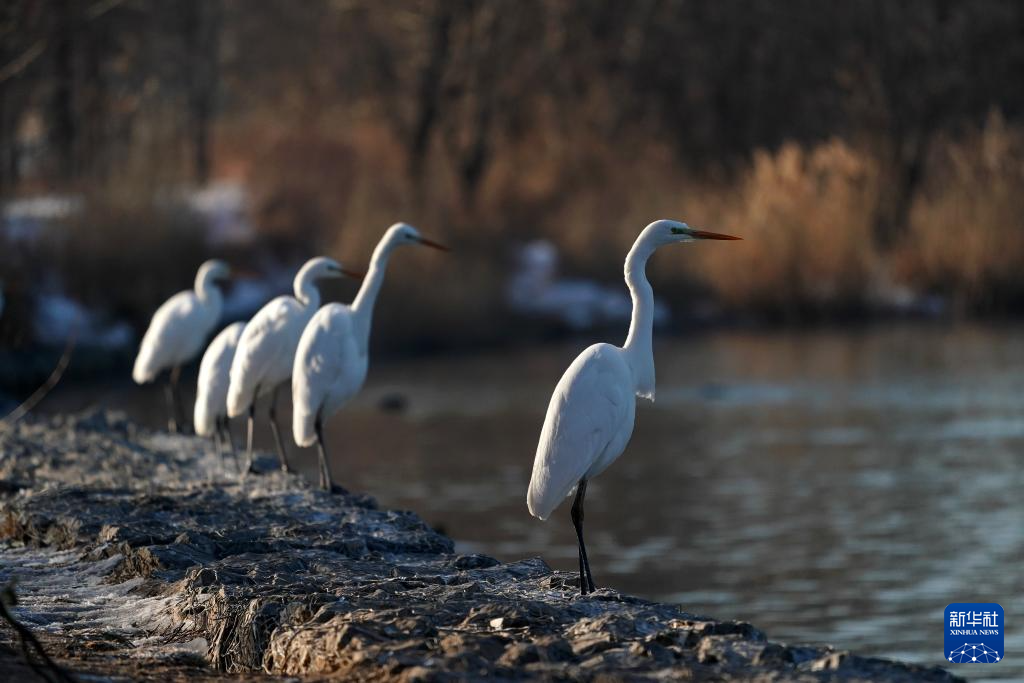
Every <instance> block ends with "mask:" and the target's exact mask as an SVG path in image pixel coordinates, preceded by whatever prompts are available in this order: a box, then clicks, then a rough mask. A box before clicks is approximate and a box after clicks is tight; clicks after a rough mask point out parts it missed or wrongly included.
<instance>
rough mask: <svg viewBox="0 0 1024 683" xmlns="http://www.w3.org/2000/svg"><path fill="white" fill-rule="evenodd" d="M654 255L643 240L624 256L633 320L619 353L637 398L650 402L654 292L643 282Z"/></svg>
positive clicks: (652, 392) (652, 376) (652, 372)
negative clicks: (624, 356)
mask: <svg viewBox="0 0 1024 683" xmlns="http://www.w3.org/2000/svg"><path fill="white" fill-rule="evenodd" d="M653 253H654V247H652V246H649V245H648V244H647V243H646V242H645V241H644V240H643V238H641V239H638V240H637V241H636V243H635V244H634V245H633V248H632V249H630V250H629V254H628V255H627V256H626V267H625V273H626V284H627V285H628V286H629V295H630V297H631V298H632V299H633V317H632V319H631V320H630V323H629V334H628V335H627V336H626V343H625V344H623V346H622V350H623V351H624V352H625V354H626V359H627V360H628V361H629V365H630V367H631V368H632V369H633V379H634V381H635V384H636V386H635V391H636V394H637V396H641V397H643V398H649V399H651V400H654V346H653V337H654V290H653V289H651V283H649V282H648V281H647V274H646V272H645V268H646V266H647V259H648V258H650V256H651V254H653Z"/></svg>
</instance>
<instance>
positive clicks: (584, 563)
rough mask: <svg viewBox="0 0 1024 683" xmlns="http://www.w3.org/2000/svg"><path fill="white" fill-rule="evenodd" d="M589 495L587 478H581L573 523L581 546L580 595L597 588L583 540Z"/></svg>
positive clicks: (574, 506)
mask: <svg viewBox="0 0 1024 683" xmlns="http://www.w3.org/2000/svg"><path fill="white" fill-rule="evenodd" d="M586 495H587V480H586V479H580V483H579V485H578V486H577V487H576V499H575V500H573V502H572V525H573V527H574V528H575V529H576V540H577V541H578V542H579V546H580V595H586V594H587V593H588V592H590V591H593V590H596V588H595V587H594V577H593V575H592V574H591V573H590V561H589V560H588V559H587V544H586V543H584V542H583V499H584V498H585V497H586Z"/></svg>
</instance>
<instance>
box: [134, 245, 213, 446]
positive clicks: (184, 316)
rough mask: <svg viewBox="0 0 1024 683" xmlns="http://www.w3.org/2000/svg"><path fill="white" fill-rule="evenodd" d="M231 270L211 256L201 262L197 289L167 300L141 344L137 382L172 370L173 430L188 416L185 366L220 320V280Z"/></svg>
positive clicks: (135, 376)
mask: <svg viewBox="0 0 1024 683" xmlns="http://www.w3.org/2000/svg"><path fill="white" fill-rule="evenodd" d="M229 274H230V271H229V269H228V266H227V264H226V263H224V262H223V261H218V260H210V261H207V262H206V263H204V264H203V265H201V266H200V267H199V272H198V273H196V282H195V290H186V291H184V292H178V293H177V294H175V295H174V296H172V297H171V298H170V299H168V300H167V301H165V302H164V303H163V305H162V306H160V308H158V309H157V310H156V313H154V314H153V319H152V320H151V321H150V323H149V328H148V329H147V330H146V334H145V336H143V338H142V344H141V345H140V346H139V355H138V356H137V357H136V358H135V367H134V368H133V369H132V379H134V380H135V382H136V384H146V383H147V382H152V381H153V380H155V379H156V378H157V376H158V375H159V374H160V373H161V372H163V371H164V370H170V381H169V382H168V385H167V400H168V402H169V404H170V410H171V419H170V421H169V424H170V428H171V431H174V432H176V431H178V429H179V425H180V424H181V423H183V422H184V419H185V416H184V413H183V412H182V411H181V402H180V400H179V396H178V377H179V375H180V374H181V366H182V365H183V364H185V363H187V362H189V361H190V360H192V359H193V358H195V357H196V354H198V353H199V351H200V350H201V349H202V348H203V346H205V345H206V338H207V337H208V336H209V335H210V332H212V331H213V329H214V327H216V325H217V322H218V321H219V320H220V314H221V307H222V306H223V305H224V297H223V295H222V294H221V291H220V287H218V286H217V282H218V281H220V280H225V279H227V277H228V275H229Z"/></svg>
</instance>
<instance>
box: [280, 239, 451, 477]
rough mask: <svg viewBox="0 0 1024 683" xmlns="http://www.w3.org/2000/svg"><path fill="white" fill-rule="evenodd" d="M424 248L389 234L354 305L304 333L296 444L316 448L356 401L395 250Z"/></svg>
mask: <svg viewBox="0 0 1024 683" xmlns="http://www.w3.org/2000/svg"><path fill="white" fill-rule="evenodd" d="M409 244H423V245H426V246H431V247H436V248H442V249H443V247H440V245H438V244H436V243H434V242H431V241H430V240H427V239H424V238H423V237H422V236H421V235H420V234H419V232H418V231H417V230H416V229H415V228H414V227H412V226H411V225H407V224H405V223H396V224H395V225H393V226H391V227H390V228H388V230H387V231H386V232H385V233H384V236H383V237H382V238H381V240H380V242H379V243H378V244H377V247H376V248H375V249H374V251H373V257H372V258H371V260H370V268H369V270H368V271H367V274H366V277H365V279H364V280H363V285H362V287H361V288H360V289H359V293H358V294H357V295H356V298H355V299H354V300H353V301H352V304H351V305H349V306H345V305H342V304H331V305H329V306H324V307H323V308H321V309H320V310H319V311H317V313H316V314H315V315H314V316H313V319H312V320H310V322H309V324H308V325H307V326H306V329H305V330H303V332H302V338H301V339H300V340H299V347H298V350H297V351H296V353H295V364H294V367H293V370H292V434H293V436H294V437H295V443H297V444H299V445H300V446H311V445H313V443H314V442H316V441H317V440H318V439H319V437H320V436H321V435H320V434H319V433H318V428H319V425H320V424H321V422H322V420H324V419H326V418H327V417H329V416H330V415H331V414H333V413H334V412H336V411H337V410H339V409H340V408H341V407H342V406H343V405H344V404H345V402H346V401H348V400H349V399H350V398H352V397H353V396H355V395H356V393H358V392H359V389H360V388H362V386H363V381H364V380H365V379H366V370H367V366H368V363H369V357H368V349H369V343H370V327H371V322H372V318H373V306H374V304H375V303H376V301H377V295H378V293H379V292H380V288H381V284H382V283H383V281H384V272H385V270H386V269H387V264H388V259H389V258H390V256H391V253H392V251H394V249H395V248H396V247H399V246H402V245H409ZM320 445H321V450H320V468H321V472H320V474H321V481H320V483H321V485H322V486H323V487H325V488H327V487H329V486H330V481H329V479H330V472H329V471H328V470H327V463H326V455H325V453H324V451H323V444H322V441H321V443H320Z"/></svg>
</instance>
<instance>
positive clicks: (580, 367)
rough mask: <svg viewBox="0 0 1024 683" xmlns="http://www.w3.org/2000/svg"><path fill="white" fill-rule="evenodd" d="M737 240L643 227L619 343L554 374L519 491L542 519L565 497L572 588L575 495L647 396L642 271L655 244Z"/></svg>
mask: <svg viewBox="0 0 1024 683" xmlns="http://www.w3.org/2000/svg"><path fill="white" fill-rule="evenodd" d="M701 239H711V240H738V239H742V238H739V237H731V236H729V235H720V234H717V233H713V232H705V231H703V230H695V229H693V228H691V227H690V226H688V225H686V223H679V222H676V221H669V220H660V221H655V222H653V223H651V224H650V225H648V226H647V227H646V228H644V230H643V232H641V233H640V236H639V237H637V239H636V242H635V243H634V244H633V248H632V249H630V251H629V254H628V255H627V256H626V266H625V274H626V284H627V285H628V286H629V293H630V296H631V297H632V299H633V316H632V320H631V322H630V325H629V334H628V336H627V337H626V343H625V344H624V345H623V346H622V347H621V348H620V347H618V346H614V345H612V344H594V345H593V346H591V347H590V348H588V349H587V350H585V351H584V352H583V353H581V354H580V355H579V356H578V357H577V358H576V360H574V361H573V362H572V364H571V365H570V366H569V369H568V370H566V371H565V374H564V375H562V379H561V380H559V382H558V385H557V386H556V387H555V392H554V394H553V395H552V396H551V402H550V403H549V404H548V412H547V415H546V416H545V418H544V427H543V429H542V430H541V433H540V443H539V444H538V446H537V455H536V457H535V458H534V461H533V475H532V476H531V478H530V489H529V492H528V493H527V496H526V505H527V507H528V508H529V510H530V514H532V515H533V516H534V517H538V518H540V519H542V520H543V519H547V518H548V516H550V515H551V513H552V512H553V511H554V510H555V508H556V507H558V505H559V504H560V503H561V502H562V501H563V500H564V499H565V498H567V497H568V496H570V495H572V493H573V491H575V493H576V499H575V500H574V501H573V504H572V524H573V527H574V528H575V529H576V540H577V542H578V543H579V565H580V593H581V594H583V595H586V594H587V593H588V592H589V591H593V590H594V577H593V576H592V575H591V572H590V562H589V560H588V559H587V547H586V544H585V543H584V542H583V499H584V497H585V496H586V494H587V482H588V481H590V480H591V479H593V478H594V477H596V476H597V475H598V474H600V473H601V472H603V471H604V470H605V468H607V467H608V466H609V465H611V464H612V463H613V462H614V461H615V460H616V459H617V458H618V457H619V456H620V455H621V454H622V451H623V450H624V449H625V448H626V444H627V443H629V438H630V436H631V435H632V434H633V418H634V416H635V413H636V397H640V398H646V399H648V400H650V401H653V400H654V350H653V347H652V333H653V330H652V327H653V323H654V292H653V290H652V289H651V285H650V283H649V282H648V281H647V276H646V273H645V272H644V269H645V267H646V265H647V259H648V258H650V256H651V254H653V253H654V252H655V250H656V249H658V247H661V246H664V245H666V244H673V243H675V242H692V241H694V240H701Z"/></svg>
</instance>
